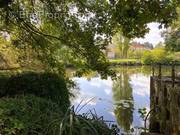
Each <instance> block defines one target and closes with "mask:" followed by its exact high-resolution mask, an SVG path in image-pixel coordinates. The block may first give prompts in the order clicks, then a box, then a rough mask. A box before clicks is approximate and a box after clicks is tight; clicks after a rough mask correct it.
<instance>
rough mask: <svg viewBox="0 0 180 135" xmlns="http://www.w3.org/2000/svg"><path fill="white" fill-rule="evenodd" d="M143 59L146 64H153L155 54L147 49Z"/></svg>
mask: <svg viewBox="0 0 180 135" xmlns="http://www.w3.org/2000/svg"><path fill="white" fill-rule="evenodd" d="M142 61H143V63H144V64H151V63H153V56H152V54H151V51H145V52H144V54H143V56H142Z"/></svg>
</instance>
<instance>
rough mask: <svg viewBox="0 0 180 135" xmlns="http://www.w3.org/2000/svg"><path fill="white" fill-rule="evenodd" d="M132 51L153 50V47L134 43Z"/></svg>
mask: <svg viewBox="0 0 180 135" xmlns="http://www.w3.org/2000/svg"><path fill="white" fill-rule="evenodd" d="M130 49H131V50H133V51H144V50H152V49H153V45H152V44H151V43H148V42H146V43H144V44H141V43H138V42H132V43H131V46H130Z"/></svg>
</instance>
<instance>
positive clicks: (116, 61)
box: [109, 59, 142, 66]
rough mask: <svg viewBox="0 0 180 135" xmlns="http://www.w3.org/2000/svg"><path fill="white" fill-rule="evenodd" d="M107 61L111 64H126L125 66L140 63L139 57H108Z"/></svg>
mask: <svg viewBox="0 0 180 135" xmlns="http://www.w3.org/2000/svg"><path fill="white" fill-rule="evenodd" d="M109 62H110V64H111V65H112V66H116V65H127V66H133V65H142V62H141V60H139V59H110V60H109Z"/></svg>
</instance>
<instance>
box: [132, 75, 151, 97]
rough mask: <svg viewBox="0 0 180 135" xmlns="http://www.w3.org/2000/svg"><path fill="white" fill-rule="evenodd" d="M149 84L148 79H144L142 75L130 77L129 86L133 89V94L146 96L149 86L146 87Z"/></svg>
mask: <svg viewBox="0 0 180 135" xmlns="http://www.w3.org/2000/svg"><path fill="white" fill-rule="evenodd" d="M149 82H150V80H149V77H145V76H143V75H142V74H138V75H133V76H131V81H130V83H131V85H132V88H133V89H134V91H133V93H134V94H137V95H140V96H148V95H149V89H150V86H149V85H148V84H149Z"/></svg>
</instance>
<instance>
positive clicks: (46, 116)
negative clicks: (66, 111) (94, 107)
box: [0, 95, 63, 135]
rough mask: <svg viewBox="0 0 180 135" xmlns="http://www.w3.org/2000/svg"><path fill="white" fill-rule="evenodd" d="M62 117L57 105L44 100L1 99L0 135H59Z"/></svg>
mask: <svg viewBox="0 0 180 135" xmlns="http://www.w3.org/2000/svg"><path fill="white" fill-rule="evenodd" d="M62 116H63V113H62V112H61V110H60V108H59V106H58V105H57V104H55V103H53V102H51V101H47V100H46V99H43V98H38V97H35V96H30V95H28V96H21V97H20V98H1V99H0V134H2V135H29V134H33V135H36V134H38V135H57V134H58V133H59V124H60V120H61V118H62Z"/></svg>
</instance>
